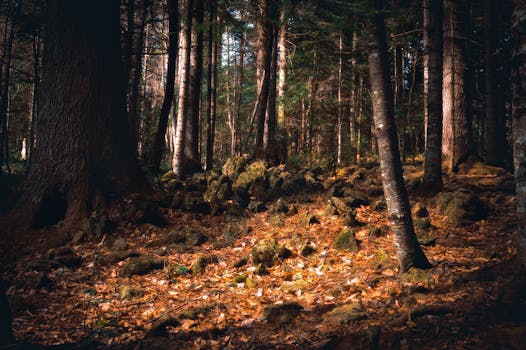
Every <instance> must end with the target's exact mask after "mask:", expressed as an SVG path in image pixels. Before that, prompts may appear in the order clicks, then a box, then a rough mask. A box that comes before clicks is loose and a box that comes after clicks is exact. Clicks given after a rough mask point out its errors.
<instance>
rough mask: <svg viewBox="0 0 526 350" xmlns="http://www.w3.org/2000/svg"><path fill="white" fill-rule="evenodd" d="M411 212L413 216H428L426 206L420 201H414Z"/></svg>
mask: <svg viewBox="0 0 526 350" xmlns="http://www.w3.org/2000/svg"><path fill="white" fill-rule="evenodd" d="M411 213H412V214H413V217H415V218H425V217H428V216H429V212H428V211H427V209H426V207H425V206H424V205H423V204H422V203H420V202H416V203H415V205H413V207H412V208H411Z"/></svg>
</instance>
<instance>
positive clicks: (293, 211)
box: [288, 204, 298, 215]
mask: <svg viewBox="0 0 526 350" xmlns="http://www.w3.org/2000/svg"><path fill="white" fill-rule="evenodd" d="M297 213H298V208H296V206H295V205H294V204H289V205H288V214H289V215H295V214H297Z"/></svg>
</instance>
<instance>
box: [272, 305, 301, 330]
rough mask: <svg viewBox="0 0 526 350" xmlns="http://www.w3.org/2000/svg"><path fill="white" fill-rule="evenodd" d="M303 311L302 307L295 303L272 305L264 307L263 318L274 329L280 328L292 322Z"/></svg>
mask: <svg viewBox="0 0 526 350" xmlns="http://www.w3.org/2000/svg"><path fill="white" fill-rule="evenodd" d="M301 310H303V307H302V306H301V305H299V304H298V303H295V302H285V303H282V304H273V305H269V306H267V307H265V310H264V311H263V318H264V319H265V321H267V322H268V323H270V324H272V325H273V326H275V327H282V326H284V325H286V324H288V323H290V322H292V321H293V320H294V319H295V318H296V317H297V316H298V315H299V313H300V312H301Z"/></svg>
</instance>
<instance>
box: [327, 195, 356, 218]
mask: <svg viewBox="0 0 526 350" xmlns="http://www.w3.org/2000/svg"><path fill="white" fill-rule="evenodd" d="M331 203H332V205H333V206H334V207H335V208H336V210H338V212H339V213H341V214H345V213H350V212H352V211H353V208H352V207H351V206H350V205H349V203H348V202H347V201H346V200H345V199H343V198H339V197H332V198H331Z"/></svg>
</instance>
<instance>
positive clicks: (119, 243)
mask: <svg viewBox="0 0 526 350" xmlns="http://www.w3.org/2000/svg"><path fill="white" fill-rule="evenodd" d="M111 249H112V250H114V251H118V252H122V251H124V250H128V242H126V240H125V239H124V238H117V239H116V240H115V241H113V244H112V245H111Z"/></svg>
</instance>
